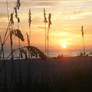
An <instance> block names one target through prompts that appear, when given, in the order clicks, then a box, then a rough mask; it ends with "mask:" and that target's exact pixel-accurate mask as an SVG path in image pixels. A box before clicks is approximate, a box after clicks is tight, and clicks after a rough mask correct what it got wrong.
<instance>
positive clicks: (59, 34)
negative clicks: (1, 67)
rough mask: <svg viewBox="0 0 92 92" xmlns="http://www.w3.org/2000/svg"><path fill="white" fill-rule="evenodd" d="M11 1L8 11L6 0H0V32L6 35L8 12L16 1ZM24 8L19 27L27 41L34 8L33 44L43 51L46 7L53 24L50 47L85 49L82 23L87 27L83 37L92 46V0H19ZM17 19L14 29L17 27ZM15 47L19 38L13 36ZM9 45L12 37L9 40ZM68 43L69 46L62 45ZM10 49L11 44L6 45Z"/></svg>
mask: <svg viewBox="0 0 92 92" xmlns="http://www.w3.org/2000/svg"><path fill="white" fill-rule="evenodd" d="M7 1H8V6H9V7H8V13H7V6H6V0H0V33H1V36H2V38H3V35H4V32H5V30H6V27H7V23H8V17H7V14H9V15H10V14H11V13H12V12H13V8H14V7H15V6H16V1H17V0H7ZM20 1H21V7H20V10H19V11H18V15H19V17H20V21H21V22H20V25H19V28H20V29H21V31H22V32H23V35H24V37H25V42H22V43H21V44H22V45H24V44H27V41H26V32H29V26H28V11H29V9H30V8H31V11H32V26H31V37H30V40H31V44H32V45H33V46H36V47H38V48H40V49H42V50H44V43H45V42H44V39H45V38H44V32H45V31H44V27H45V26H44V22H43V21H44V16H43V8H45V9H46V14H47V18H48V14H49V13H51V14H52V19H51V20H52V25H51V29H50V49H52V50H56V51H57V50H61V51H62V50H75V49H82V44H83V43H82V35H81V26H82V25H83V26H84V33H85V35H84V37H85V38H84V39H85V45H86V49H91V47H92V43H91V42H92V39H91V38H92V0H20ZM17 27H18V26H17V23H16V19H15V25H14V28H17ZM14 42H15V43H14V44H15V45H14V46H15V47H14V48H16V47H18V41H17V38H16V37H14ZM7 44H9V40H8V41H7ZM62 44H66V48H62ZM7 48H8V47H7Z"/></svg>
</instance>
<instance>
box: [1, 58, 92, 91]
mask: <svg viewBox="0 0 92 92" xmlns="http://www.w3.org/2000/svg"><path fill="white" fill-rule="evenodd" d="M91 82H92V57H63V58H61V59H53V58H49V59H47V60H45V61H44V60H41V59H32V60H14V61H13V62H12V61H10V60H6V61H0V89H1V90H2V91H1V92H4V91H5V90H7V91H9V92H11V91H13V92H17V91H18V90H19V89H20V92H21V91H22V92H23V91H24V92H26V91H25V90H28V89H29V90H31V91H32V92H41V91H42V92H61V90H62V91H63V92H67V91H68V92H82V91H87V90H91V84H92V83H91ZM14 90H15V91H14ZM7 91H6V92H7ZM87 92H89V91H87Z"/></svg>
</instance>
